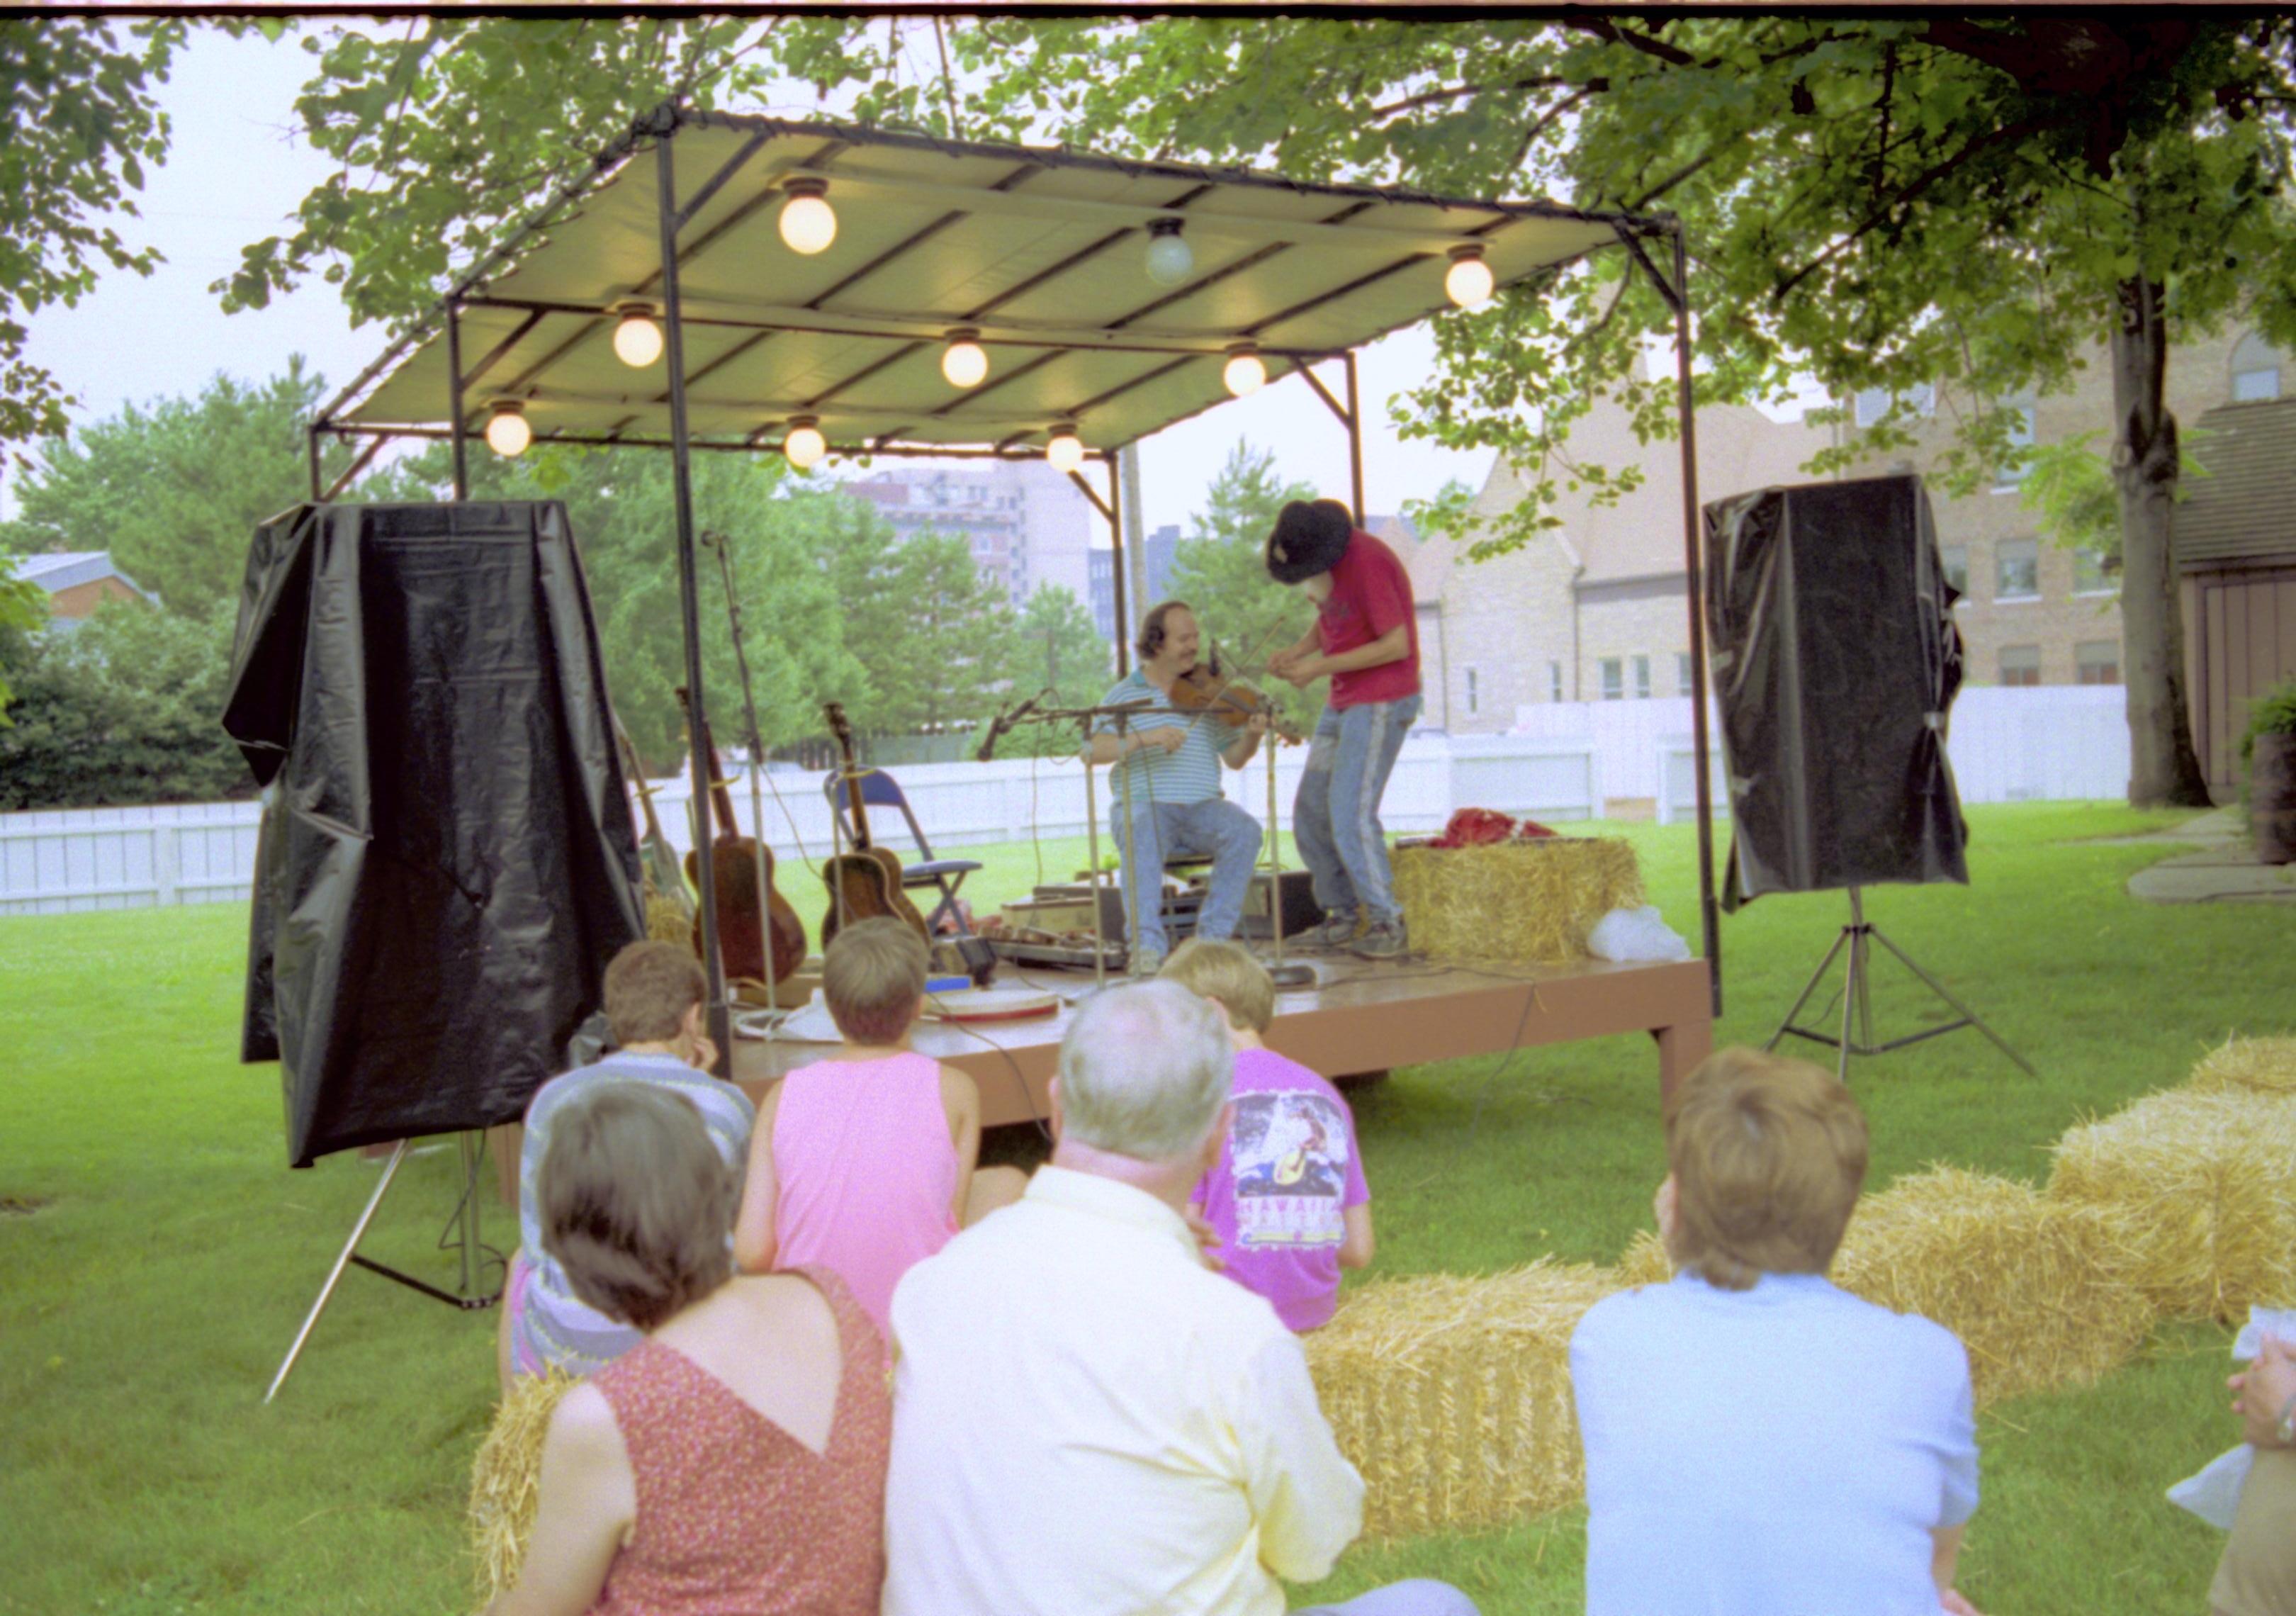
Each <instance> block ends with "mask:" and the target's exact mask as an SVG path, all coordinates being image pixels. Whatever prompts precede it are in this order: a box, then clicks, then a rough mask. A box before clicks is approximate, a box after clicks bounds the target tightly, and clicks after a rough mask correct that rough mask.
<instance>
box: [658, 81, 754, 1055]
mask: <svg viewBox="0 0 2296 1616" xmlns="http://www.w3.org/2000/svg"><path fill="white" fill-rule="evenodd" d="M658 118H659V123H658V125H657V127H656V128H655V130H654V181H655V183H654V192H655V201H656V207H657V212H658V213H659V215H660V226H661V314H662V319H661V325H662V351H663V357H665V359H667V361H668V365H669V446H670V447H669V468H670V492H671V495H672V498H673V502H674V504H675V505H676V514H677V605H678V612H679V616H680V618H681V619H682V626H683V628H684V629H685V688H686V689H687V691H688V692H690V693H691V695H692V715H693V734H692V735H690V736H689V737H687V739H688V740H689V741H690V742H692V744H691V746H690V747H689V749H688V760H689V762H690V763H691V765H692V772H693V800H694V803H695V805H696V806H697V807H699V806H700V805H702V804H705V803H707V802H708V801H709V751H708V749H707V748H705V747H704V746H703V745H702V742H701V736H702V732H703V726H704V725H705V723H706V722H707V720H708V716H709V704H708V702H707V701H705V700H704V699H703V696H702V691H701V582H700V578H699V577H698V574H697V569H696V565H695V562H694V554H693V451H692V448H691V446H690V444H689V442H688V439H687V436H686V426H685V325H684V324H683V320H682V317H681V316H680V313H679V308H678V285H677V165H676V161H675V160H674V159H673V158H672V156H671V154H670V146H671V144H672V143H673V141H674V140H675V139H676V135H677V113H676V109H675V108H665V109H663V111H661V112H660V114H658ZM752 766H753V767H754V760H752ZM694 826H695V833H694V837H693V861H694V870H693V874H694V885H695V886H696V887H698V888H700V889H701V890H700V893H699V897H700V899H701V968H702V970H703V972H705V973H706V974H707V977H708V980H709V1038H710V1041H711V1042H712V1043H714V1044H716V1045H717V1059H718V1062H719V1064H720V1066H721V1067H722V1068H723V1069H724V1070H721V1071H720V1073H719V1074H718V1075H720V1076H721V1077H722V1076H726V1075H727V1074H729V1073H730V1072H731V1071H732V1070H733V1065H734V1026H733V1013H732V1012H731V1010H730V1009H729V1007H728V1006H727V1005H726V963H725V960H724V958H723V957H722V956H720V954H719V952H718V947H717V879H716V876H715V874H713V872H712V868H711V865H712V860H711V858H710V850H711V849H710V846H709V841H710V839H709V835H708V834H707V830H708V825H707V822H706V821H705V820H703V819H701V818H699V817H697V818H696V819H695V821H694Z"/></svg>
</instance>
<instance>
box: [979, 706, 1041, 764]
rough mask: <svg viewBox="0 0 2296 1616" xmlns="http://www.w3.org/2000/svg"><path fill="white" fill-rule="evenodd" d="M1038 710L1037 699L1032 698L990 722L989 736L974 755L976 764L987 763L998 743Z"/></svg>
mask: <svg viewBox="0 0 2296 1616" xmlns="http://www.w3.org/2000/svg"><path fill="white" fill-rule="evenodd" d="M1036 710H1037V698H1036V697H1034V696H1030V697H1029V699H1028V700H1027V701H1023V702H1021V705H1020V706H1018V707H1015V708H1013V709H1011V710H1007V711H1005V712H1000V713H998V714H997V715H996V718H993V719H991V720H990V721H989V725H988V734H987V735H985V736H984V737H982V739H981V742H980V751H977V752H975V753H973V754H972V760H973V761H974V762H975V763H986V762H988V759H989V758H990V757H991V756H992V755H993V754H994V753H995V752H996V742H997V741H998V740H999V739H1000V738H1001V737H1002V736H1003V735H1004V734H1005V732H1007V731H1008V730H1010V729H1011V728H1012V727H1013V726H1014V725H1016V724H1018V723H1019V722H1020V721H1021V719H1022V718H1026V717H1028V715H1029V714H1030V713H1032V712H1034V711H1036Z"/></svg>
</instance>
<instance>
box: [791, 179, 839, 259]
mask: <svg viewBox="0 0 2296 1616" xmlns="http://www.w3.org/2000/svg"><path fill="white" fill-rule="evenodd" d="M781 223H782V240H783V241H784V242H787V243H788V244H789V250H791V252H801V253H804V254H805V255H806V256H807V257H808V258H810V257H812V256H813V255H814V254H815V253H816V252H826V251H828V250H829V243H830V242H833V241H835V240H836V239H837V210H836V209H834V208H832V207H831V206H830V205H829V200H828V199H827V198H826V197H824V196H822V195H821V194H820V193H817V192H810V191H806V192H799V193H797V194H795V195H793V196H791V198H790V199H789V201H786V202H783V204H782V220H781Z"/></svg>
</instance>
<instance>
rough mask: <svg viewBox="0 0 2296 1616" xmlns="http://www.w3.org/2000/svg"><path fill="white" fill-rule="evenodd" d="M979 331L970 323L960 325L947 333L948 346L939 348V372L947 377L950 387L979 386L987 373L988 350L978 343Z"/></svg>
mask: <svg viewBox="0 0 2296 1616" xmlns="http://www.w3.org/2000/svg"><path fill="white" fill-rule="evenodd" d="M979 339H980V332H977V331H975V330H973V329H972V327H971V326H970V325H960V326H958V327H957V328H956V329H955V331H953V332H949V333H948V346H947V348H945V349H941V355H940V373H941V374H942V375H944V376H947V378H948V384H949V385H950V386H951V387H979V386H980V383H981V382H982V381H984V380H985V379H986V378H987V377H988V350H987V349H984V348H982V347H981V346H980V340H979Z"/></svg>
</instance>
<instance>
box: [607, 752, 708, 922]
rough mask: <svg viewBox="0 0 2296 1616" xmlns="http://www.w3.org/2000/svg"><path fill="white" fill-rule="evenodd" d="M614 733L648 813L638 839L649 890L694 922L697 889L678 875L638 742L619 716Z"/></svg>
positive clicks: (673, 850)
mask: <svg viewBox="0 0 2296 1616" xmlns="http://www.w3.org/2000/svg"><path fill="white" fill-rule="evenodd" d="M614 736H615V739H616V740H618V741H619V742H620V743H621V748H622V758H623V759H624V763H623V767H624V769H625V770H626V772H627V774H628V775H629V781H630V786H631V788H632V789H633V790H634V791H635V792H637V794H638V806H639V807H640V808H643V809H644V813H645V834H644V837H642V838H641V839H640V840H639V841H638V863H639V868H640V870H641V871H642V872H643V874H644V879H645V889H646V890H647V892H649V893H651V894H653V895H656V896H659V897H661V898H666V899H668V901H669V902H671V903H673V904H676V906H677V909H678V913H679V915H680V916H681V917H682V918H684V919H685V920H686V921H688V922H691V921H692V920H693V889H692V888H691V887H690V886H688V885H687V884H686V878H685V876H683V875H681V874H678V865H677V849H675V848H673V847H671V846H670V845H669V838H668V837H667V836H665V835H663V834H662V833H661V820H660V818H659V817H658V816H656V815H655V813H654V811H653V786H652V783H649V782H648V780H647V779H646V769H645V763H644V760H643V759H640V758H639V757H638V749H637V742H635V741H632V740H631V739H630V732H629V731H628V730H627V729H624V728H623V727H622V721H621V720H620V719H619V718H616V719H615V720H614Z"/></svg>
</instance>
